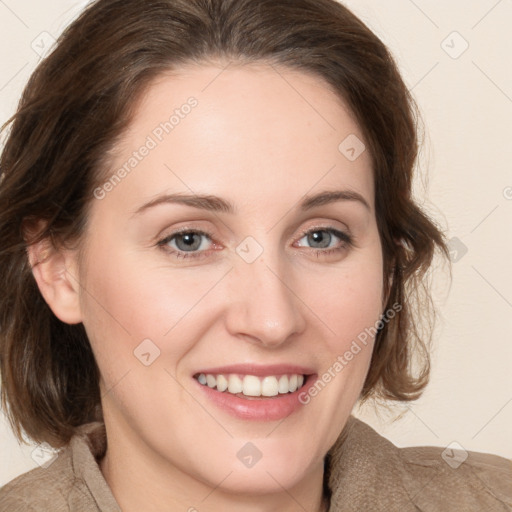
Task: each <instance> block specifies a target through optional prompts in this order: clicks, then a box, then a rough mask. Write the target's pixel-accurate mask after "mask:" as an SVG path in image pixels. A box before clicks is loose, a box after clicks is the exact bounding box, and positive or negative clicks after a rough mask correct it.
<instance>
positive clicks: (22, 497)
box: [0, 422, 120, 512]
mask: <svg viewBox="0 0 512 512" xmlns="http://www.w3.org/2000/svg"><path fill="white" fill-rule="evenodd" d="M105 445H106V436H105V432H104V426H103V424H101V423H98V422H95V423H90V424H87V425H83V426H82V427H80V429H79V432H78V433H77V434H76V435H75V436H73V438H72V439H71V441H70V443H69V445H68V446H66V447H65V448H64V449H62V450H61V451H59V452H58V454H57V456H56V458H54V459H53V461H52V462H51V463H50V464H48V463H46V464H45V465H44V467H38V468H36V469H33V470H31V471H28V472H27V473H24V474H23V475H20V476H18V477H17V478H15V479H14V480H11V481H10V482H9V483H7V484H6V485H4V486H3V487H2V488H1V489H0V512H4V511H6V512H7V511H9V512H22V511H23V512H50V511H51V512H64V511H66V512H68V511H74V510H87V511H88V512H95V511H108V512H111V511H115V512H118V511H119V510H120V509H119V507H118V505H117V503H116V502H115V500H114V497H113V495H112V494H111V491H110V489H109V487H108V485H107V483H106V481H105V480H104V478H103V475H102V474H101V470H100V468H99V465H98V463H97V460H96V459H97V457H99V456H100V455H101V453H102V451H103V450H104V448H105Z"/></svg>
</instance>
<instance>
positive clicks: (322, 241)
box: [300, 228, 352, 249]
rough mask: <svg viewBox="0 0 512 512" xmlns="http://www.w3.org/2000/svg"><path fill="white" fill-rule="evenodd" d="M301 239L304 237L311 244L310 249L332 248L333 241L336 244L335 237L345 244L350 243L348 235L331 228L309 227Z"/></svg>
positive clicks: (350, 239)
mask: <svg viewBox="0 0 512 512" xmlns="http://www.w3.org/2000/svg"><path fill="white" fill-rule="evenodd" d="M303 239H306V240H307V242H308V243H309V244H313V245H312V246H311V248H312V249H331V248H333V246H332V245H331V243H332V242H333V241H334V243H335V246H336V239H338V240H341V241H343V242H344V244H346V245H351V244H352V238H351V237H350V236H349V235H347V234H346V233H343V232H342V231H338V230H337V229H333V228H314V229H311V230H309V231H307V232H306V233H304V236H303V237H302V238H301V239H300V240H303ZM335 246H334V248H335Z"/></svg>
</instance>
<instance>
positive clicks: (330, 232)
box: [157, 228, 353, 258]
mask: <svg viewBox="0 0 512 512" xmlns="http://www.w3.org/2000/svg"><path fill="white" fill-rule="evenodd" d="M304 239H306V243H308V244H310V249H313V250H315V253H316V255H317V257H320V256H327V255H329V254H333V253H336V252H339V251H343V250H347V249H348V248H349V247H351V246H352V245H353V240H352V237H351V236H350V235H348V234H347V233H344V232H342V231H339V230H337V229H334V228H314V229H310V230H309V231H306V232H303V233H302V236H301V238H300V239H299V242H301V241H302V240H304ZM212 240H213V236H212V235H211V234H210V233H207V232H205V231H201V230H197V229H187V228H185V229H183V230H181V231H177V232H175V233H172V234H170V235H168V236H166V237H165V238H163V239H162V240H160V241H159V242H158V243H157V245H158V246H159V247H161V248H163V249H164V250H165V251H167V253H168V254H170V255H172V256H174V257H176V258H199V257H207V256H208V255H209V253H210V252H211V251H210V249H211V248H212V247H211V246H212V244H213V242H212ZM299 247H303V245H299Z"/></svg>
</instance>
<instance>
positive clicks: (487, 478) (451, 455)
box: [395, 445, 512, 510]
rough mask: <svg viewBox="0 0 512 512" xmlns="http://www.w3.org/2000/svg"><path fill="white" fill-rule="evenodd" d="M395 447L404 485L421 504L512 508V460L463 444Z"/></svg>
mask: <svg viewBox="0 0 512 512" xmlns="http://www.w3.org/2000/svg"><path fill="white" fill-rule="evenodd" d="M395 449H396V452H397V454H398V457H399V458H400V460H401V461H402V464H403V468H404V485H405V486H406V487H407V488H408V489H409V492H410V493H414V494H415V496H416V498H415V499H416V501H415V502H416V503H417V504H419V505H425V506H426V504H427V503H428V504H429V506H430V507H432V505H433V504H439V506H441V504H444V506H446V504H447V503H448V502H449V501H451V502H452V503H454V507H453V510H459V509H460V510H512V461H510V460H508V459H505V458H503V457H499V456H497V455H492V454H488V453H478V452H473V451H466V450H464V448H462V447H461V446H460V445H457V446H451V445H449V446H448V447H445V448H443V447H436V446H419V447H409V448H397V447H395ZM455 506H457V507H459V508H455ZM486 507H487V508H486Z"/></svg>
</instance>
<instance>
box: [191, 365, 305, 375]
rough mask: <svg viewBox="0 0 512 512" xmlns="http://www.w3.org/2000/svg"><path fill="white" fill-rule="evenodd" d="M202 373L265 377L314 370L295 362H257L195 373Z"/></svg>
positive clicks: (205, 369) (303, 373)
mask: <svg viewBox="0 0 512 512" xmlns="http://www.w3.org/2000/svg"><path fill="white" fill-rule="evenodd" d="M200 373H204V374H205V375H206V374H208V373H209V374H212V375H218V374H223V375H226V374H230V373H239V374H242V375H255V376H258V377H264V376H266V375H282V374H298V375H311V374H313V373H315V372H314V370H313V369H312V368H310V367H306V366H298V365H295V364H271V365H262V364H255V363H245V364H231V365H226V366H217V367H215V368H203V369H201V370H199V371H197V372H196V373H195V374H194V375H198V374H200Z"/></svg>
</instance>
